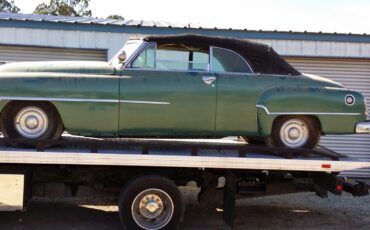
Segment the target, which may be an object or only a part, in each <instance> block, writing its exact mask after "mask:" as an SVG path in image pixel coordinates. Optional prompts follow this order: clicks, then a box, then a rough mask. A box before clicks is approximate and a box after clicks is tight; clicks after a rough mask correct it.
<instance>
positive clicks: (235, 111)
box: [211, 47, 259, 136]
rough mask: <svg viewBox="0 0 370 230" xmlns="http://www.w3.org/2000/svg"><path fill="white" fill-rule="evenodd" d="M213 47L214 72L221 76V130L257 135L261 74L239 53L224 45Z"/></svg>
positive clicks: (225, 133) (215, 74)
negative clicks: (256, 72) (222, 46)
mask: <svg viewBox="0 0 370 230" xmlns="http://www.w3.org/2000/svg"><path fill="white" fill-rule="evenodd" d="M211 50H212V51H211V72H212V73H213V75H214V76H216V78H217V112H216V118H217V119H216V131H217V133H218V134H223V135H252V136H253V135H257V134H258V126H257V120H256V118H257V110H256V106H255V105H256V104H255V103H256V100H257V97H258V94H259V87H258V81H257V80H258V75H256V74H253V70H252V68H251V67H250V65H249V64H248V62H247V61H246V60H244V58H243V57H242V56H241V55H239V54H238V53H236V52H234V51H232V50H229V49H225V48H220V47H211Z"/></svg>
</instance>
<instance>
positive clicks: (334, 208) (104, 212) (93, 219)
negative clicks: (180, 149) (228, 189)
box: [0, 188, 370, 230]
mask: <svg viewBox="0 0 370 230" xmlns="http://www.w3.org/2000/svg"><path fill="white" fill-rule="evenodd" d="M182 191H183V193H184V197H185V199H186V202H187V212H186V216H185V220H184V223H183V224H182V227H181V229H189V230H190V229H195V230H200V229H215V230H223V229H230V228H229V227H228V226H227V225H225V224H224V223H223V221H222V211H217V210H215V209H211V208H207V207H204V206H200V205H198V204H197V202H196V194H197V190H196V189H195V188H186V189H182ZM87 203H89V204H87ZM91 203H93V204H91ZM117 211H118V210H117V207H116V206H114V205H110V204H108V203H107V201H98V200H94V202H86V201H84V200H81V199H80V200H63V202H61V201H50V200H44V199H41V200H40V199H37V200H33V201H32V202H31V204H30V206H29V209H28V211H27V212H26V213H21V212H3V213H0V229H4V230H7V229H16V230H18V229H19V230H48V229H52V230H59V229H60V230H91V229H99V230H108V229H109V230H114V229H120V223H119V218H118V213H117ZM369 226H370V196H368V197H360V198H355V197H351V196H350V195H343V196H334V195H332V196H330V197H329V198H328V199H321V198H319V197H317V196H315V195H314V194H312V193H301V194H291V195H280V196H272V197H263V198H253V199H248V200H239V201H238V202H237V216H236V220H235V229H247V228H248V229H336V230H338V229H369Z"/></svg>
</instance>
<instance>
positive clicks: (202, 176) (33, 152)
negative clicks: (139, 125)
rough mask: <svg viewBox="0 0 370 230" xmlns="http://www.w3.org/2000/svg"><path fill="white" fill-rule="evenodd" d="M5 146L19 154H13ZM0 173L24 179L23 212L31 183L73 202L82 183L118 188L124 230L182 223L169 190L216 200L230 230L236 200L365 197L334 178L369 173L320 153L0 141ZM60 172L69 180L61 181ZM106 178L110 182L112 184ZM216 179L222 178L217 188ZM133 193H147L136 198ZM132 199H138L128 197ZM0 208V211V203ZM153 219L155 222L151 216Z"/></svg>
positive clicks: (192, 142)
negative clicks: (187, 188) (194, 188)
mask: <svg viewBox="0 0 370 230" xmlns="http://www.w3.org/2000/svg"><path fill="white" fill-rule="evenodd" d="M50 144H53V145H52V146H50ZM12 145H18V146H17V147H16V148H15V147H11V146H12ZM22 146H26V147H22ZM30 146H32V147H30ZM0 167H1V172H0V175H5V176H7V175H16V176H19V175H21V176H23V177H21V178H22V183H23V187H22V189H23V194H22V196H23V199H21V200H22V204H21V205H18V206H17V207H18V209H25V207H26V206H27V203H28V202H27V201H28V200H29V199H30V197H32V185H33V184H36V183H41V182H53V180H58V181H62V182H63V183H65V184H66V185H68V186H70V188H71V191H72V193H74V194H75V193H76V190H77V189H78V186H79V185H81V184H84V183H103V184H112V185H116V186H118V187H122V191H121V193H120V201H119V203H118V205H119V208H120V217H121V222H122V224H123V227H124V228H126V229H132V228H138V229H162V228H164V227H169V226H176V225H177V224H178V223H179V222H180V220H181V218H182V215H183V209H182V208H181V207H182V206H183V201H182V200H181V197H180V196H179V192H178V191H177V190H176V188H175V186H176V185H184V184H186V183H187V182H189V181H196V182H197V185H198V186H199V187H200V188H201V192H200V194H199V200H200V201H201V202H209V203H212V202H215V200H216V201H217V200H223V206H224V220H225V221H226V222H227V223H228V224H229V225H230V226H233V216H234V214H235V213H234V212H235V210H234V209H235V198H236V197H237V196H238V195H241V196H243V195H244V196H247V197H248V196H256V195H271V194H276V192H270V191H272V190H275V191H276V189H272V190H271V189H270V188H272V187H273V188H278V190H279V193H288V192H292V188H293V190H294V192H299V191H314V192H316V193H317V194H318V195H319V196H321V197H325V196H327V192H332V193H334V194H337V195H340V194H341V192H342V190H344V191H347V192H349V193H351V194H353V195H367V194H368V190H369V186H368V184H366V183H364V182H356V183H351V182H349V181H347V180H345V178H342V177H340V176H338V174H339V173H340V172H342V171H347V170H354V169H359V168H367V167H370V162H366V161H361V160H358V159H354V158H350V157H346V156H344V155H341V154H338V153H335V152H333V151H330V150H328V149H325V148H322V147H319V148H317V149H315V150H305V149H297V150H292V149H284V148H276V149H271V148H267V147H265V146H254V145H249V144H248V143H245V142H238V141H235V140H225V139H218V140H208V139H205V140H197V139H136V138H125V139H101V138H81V137H71V136H64V137H63V139H61V140H59V141H56V142H54V143H45V142H35V143H29V142H27V143H22V142H17V143H15V142H14V141H12V140H6V139H0ZM61 168H62V170H61ZM62 171H63V173H62ZM66 171H67V172H68V173H67V175H64V174H66V173H65V172H66ZM35 175H36V176H35ZM50 175H55V176H54V177H52V176H50ZM86 175H88V176H86ZM96 175H99V176H96ZM6 178H8V177H6ZM54 178H58V179H54ZM97 178H98V179H97ZM112 178H116V180H115V181H111V180H112ZM219 178H224V184H222V185H221V186H220V184H219ZM17 180H19V177H17ZM107 181H109V182H111V183H107ZM287 182H288V183H287ZM0 183H1V181H0ZM7 183H8V182H7ZM15 184H16V183H15ZM9 188H10V187H9ZM220 188H221V189H220ZM138 189H139V191H140V192H144V191H149V192H148V194H145V193H144V194H141V193H140V192H139V191H138ZM140 189H141V190H140ZM158 191H159V192H158ZM220 191H221V192H222V193H223V195H221V198H220V196H217V195H215V194H216V193H219V192H220ZM135 192H136V193H135ZM131 193H135V194H136V195H137V196H136V197H131V195H130V194H131ZM152 198H153V200H152ZM0 199H1V197H0ZM137 199H139V200H140V202H138V201H137ZM146 200H149V201H146ZM156 200H157V201H156ZM0 202H2V203H4V201H3V200H0ZM135 202H136V203H135ZM141 202H142V203H143V204H141ZM166 202H167V204H165V203H166ZM5 203H6V201H5ZM135 204H137V205H138V208H137V210H136V211H135V212H134V211H131V212H129V213H128V214H127V211H128V210H129V209H130V208H129V207H131V209H132V207H134V205H135ZM144 204H145V205H144ZM164 205H167V209H172V211H171V213H170V215H169V216H170V217H171V218H169V217H168V218H169V220H168V221H167V220H164V219H163V218H162V215H166V213H165V211H164V209H163V208H162V209H161V208H160V207H161V206H164ZM179 206H180V208H179ZM9 207H10V206H9ZM3 209H4V208H3ZM9 210H14V208H9ZM136 212H137V213H139V214H138V215H137V214H135V213H136ZM158 212H160V214H158V215H157V213H158ZM163 213H164V214H163ZM181 213H182V214H181ZM156 215H157V216H156ZM148 219H151V220H152V222H153V223H157V222H158V223H157V225H156V224H153V223H150V222H148V221H147V220H148ZM161 224H162V225H161ZM158 226H159V227H158Z"/></svg>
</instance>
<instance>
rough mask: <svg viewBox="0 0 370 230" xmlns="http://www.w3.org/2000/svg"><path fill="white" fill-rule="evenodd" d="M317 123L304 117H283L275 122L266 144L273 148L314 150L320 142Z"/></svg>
mask: <svg viewBox="0 0 370 230" xmlns="http://www.w3.org/2000/svg"><path fill="white" fill-rule="evenodd" d="M320 134H321V132H320V126H319V124H318V122H317V121H316V120H315V119H313V118H311V117H305V116H284V117H279V118H277V119H276V120H275V122H274V124H273V127H272V132H271V136H270V137H269V138H268V140H267V144H268V145H269V146H273V147H289V148H314V147H316V146H317V145H318V143H319V141H320Z"/></svg>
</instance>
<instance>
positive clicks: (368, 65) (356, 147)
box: [286, 57, 370, 178]
mask: <svg viewBox="0 0 370 230" xmlns="http://www.w3.org/2000/svg"><path fill="white" fill-rule="evenodd" d="M286 60H287V61H288V62H290V63H291V64H292V65H293V66H295V67H296V68H297V69H299V70H300V71H302V72H305V73H311V74H316V75H320V76H322V77H326V78H330V79H332V80H334V81H337V82H339V83H342V84H343V85H344V86H345V87H347V88H349V89H353V90H357V91H359V92H361V93H363V94H364V95H365V96H366V98H367V106H368V109H370V60H368V59H334V58H298V57H297V58H293V57H287V58H286ZM368 112H370V111H368ZM338 125H340V124H338ZM321 144H322V145H323V146H326V147H328V148H330V149H332V150H334V151H338V152H340V153H343V154H346V155H349V156H352V157H357V158H362V159H365V160H368V161H370V135H345V136H333V135H331V136H325V137H323V138H322V140H321ZM345 175H348V176H350V177H362V178H364V177H366V178H370V169H364V170H357V171H353V172H346V173H345Z"/></svg>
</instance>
